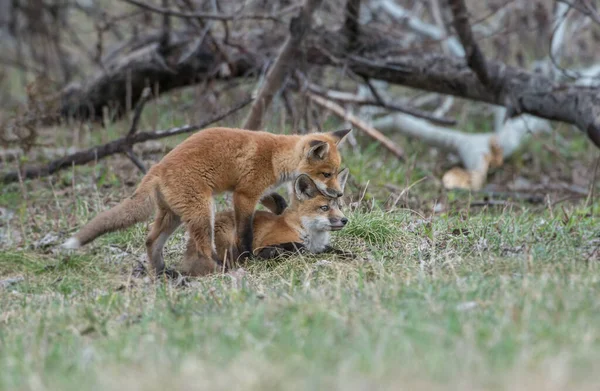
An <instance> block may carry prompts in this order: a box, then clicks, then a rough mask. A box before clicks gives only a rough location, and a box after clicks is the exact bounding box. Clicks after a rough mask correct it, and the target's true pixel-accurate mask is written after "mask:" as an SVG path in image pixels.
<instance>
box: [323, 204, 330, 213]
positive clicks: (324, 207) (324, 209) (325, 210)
mask: <svg viewBox="0 0 600 391" xmlns="http://www.w3.org/2000/svg"><path fill="white" fill-rule="evenodd" d="M321 210H322V211H323V212H327V211H328V210H329V205H323V206H322V207H321Z"/></svg>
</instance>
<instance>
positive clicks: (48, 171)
mask: <svg viewBox="0 0 600 391" xmlns="http://www.w3.org/2000/svg"><path fill="white" fill-rule="evenodd" d="M250 102H252V98H250V99H247V100H245V101H243V102H242V103H240V104H238V105H236V106H234V107H233V108H231V109H229V110H227V111H226V112H224V113H222V114H219V115H217V116H215V117H213V118H210V119H208V120H206V121H204V122H201V123H199V124H196V125H185V126H180V127H176V128H170V129H167V130H158V131H154V132H142V133H135V134H133V135H132V136H131V137H127V136H125V137H122V138H120V139H117V140H114V141H111V142H109V143H106V144H104V145H101V146H98V147H93V148H89V149H86V150H84V151H80V152H76V153H74V154H71V155H68V156H65V157H62V158H60V159H57V160H53V161H51V162H50V163H49V164H47V165H45V166H42V167H28V168H25V169H24V170H23V171H22V172H19V171H15V172H9V173H8V174H6V175H4V176H3V177H2V182H3V183H11V182H16V181H18V180H19V178H23V179H30V178H37V177H43V176H48V175H52V174H54V173H55V172H57V171H60V170H62V169H65V168H68V167H71V165H82V164H86V163H89V162H93V161H96V160H100V159H103V158H105V157H107V156H110V155H114V154H117V153H127V150H128V148H129V147H130V146H131V145H133V144H137V143H141V142H144V141H148V140H157V139H161V138H165V137H170V136H175V135H178V134H183V133H190V132H193V131H195V130H198V129H203V128H205V127H207V126H208V125H210V124H212V123H214V122H217V121H220V120H222V119H223V118H225V117H227V116H229V115H230V114H232V113H234V112H236V111H238V110H240V109H241V108H243V107H245V106H247V105H248V104H249V103H250Z"/></svg>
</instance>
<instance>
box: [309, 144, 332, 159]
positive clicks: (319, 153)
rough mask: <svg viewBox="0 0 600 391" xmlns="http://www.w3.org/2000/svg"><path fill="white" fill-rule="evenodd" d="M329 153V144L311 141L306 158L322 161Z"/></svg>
mask: <svg viewBox="0 0 600 391" xmlns="http://www.w3.org/2000/svg"><path fill="white" fill-rule="evenodd" d="M328 152H329V144H327V143H326V142H325V141H319V140H313V141H311V142H310V149H309V150H308V154H307V157H308V158H309V159H317V160H323V159H324V158H325V156H326V155H327V153H328Z"/></svg>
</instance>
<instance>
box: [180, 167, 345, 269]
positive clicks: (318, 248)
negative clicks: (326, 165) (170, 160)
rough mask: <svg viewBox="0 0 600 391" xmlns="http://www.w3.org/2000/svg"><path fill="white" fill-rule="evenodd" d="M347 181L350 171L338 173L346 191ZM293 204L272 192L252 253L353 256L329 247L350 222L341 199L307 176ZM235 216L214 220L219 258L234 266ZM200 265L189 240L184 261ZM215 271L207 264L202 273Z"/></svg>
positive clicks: (297, 185) (298, 183) (257, 222)
mask: <svg viewBox="0 0 600 391" xmlns="http://www.w3.org/2000/svg"><path fill="white" fill-rule="evenodd" d="M347 178H348V169H347V168H346V169H344V170H342V171H341V172H340V173H339V174H337V180H338V183H339V185H340V190H341V191H342V192H343V191H344V187H345V184H346V180H347ZM293 194H294V195H293V197H292V200H291V205H290V206H289V207H287V205H286V204H285V200H283V198H282V197H281V196H280V195H279V194H277V193H273V194H271V195H269V196H268V197H265V198H264V199H263V200H262V201H261V203H262V204H263V205H265V206H266V207H267V208H268V209H270V210H271V211H270V212H269V211H257V212H256V213H255V217H254V227H253V228H254V242H253V249H254V250H253V252H254V255H256V256H257V257H259V258H263V259H269V258H274V257H275V256H277V255H280V254H282V253H286V252H295V251H307V252H311V253H322V252H334V253H338V254H343V255H346V256H351V253H349V252H345V251H342V250H337V249H334V248H332V247H331V246H330V240H331V237H330V233H331V231H337V230H340V229H342V228H344V226H345V225H346V223H347V222H348V219H347V218H346V217H345V216H344V214H343V213H342V211H341V210H340V205H339V202H340V199H339V197H331V196H328V195H326V194H323V193H322V192H321V191H320V190H319V188H318V186H317V184H316V183H315V181H313V179H311V177H310V176H308V175H306V174H301V175H299V176H298V177H297V178H296V180H295V181H294V192H293ZM234 220H235V216H234V213H233V212H232V211H225V212H219V213H217V215H216V218H215V245H216V251H217V256H218V257H219V259H221V260H223V261H224V265H226V266H231V265H232V264H233V262H232V261H234V260H235V258H236V256H237V252H236V249H235V225H234V224H235V223H234ZM183 262H184V264H186V263H199V262H202V260H200V259H198V255H197V251H196V249H195V242H194V240H193V239H192V238H191V237H190V239H189V240H188V242H187V249H186V253H185V256H184V260H183ZM213 271H216V269H215V268H214V267H212V265H210V264H206V265H205V267H204V269H203V270H202V274H208V273H210V272H213Z"/></svg>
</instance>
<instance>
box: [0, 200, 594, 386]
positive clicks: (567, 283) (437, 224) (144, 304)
mask: <svg viewBox="0 0 600 391" xmlns="http://www.w3.org/2000/svg"><path fill="white" fill-rule="evenodd" d="M39 196H40V197H42V198H43V196H42V193H40V194H39ZM111 199H112V196H111ZM90 204H93V202H90ZM65 207H66V206H65ZM359 210H360V209H359ZM359 210H357V211H354V212H348V217H349V218H350V221H351V223H350V224H349V226H348V227H347V228H346V229H344V230H342V231H340V232H339V234H338V235H336V236H335V238H334V241H335V244H336V245H337V246H339V247H348V248H351V249H353V250H355V252H356V253H357V254H358V259H356V260H353V261H348V260H343V259H339V258H335V257H332V256H307V257H293V258H291V259H288V260H286V261H280V262H271V263H253V264H250V265H249V266H248V267H247V269H246V274H245V275H244V276H243V277H237V278H234V277H231V276H214V277H208V278H203V279H197V280H194V281H192V283H191V285H190V286H187V287H176V286H174V285H173V284H170V283H165V282H158V283H152V282H150V281H149V280H147V279H143V278H136V277H132V275H131V272H132V269H133V268H134V267H135V265H136V264H137V259H140V257H143V253H144V249H143V238H144V235H145V228H144V227H134V228H131V229H129V230H127V231H124V232H123V233H121V234H111V235H107V236H105V237H103V238H101V239H100V240H98V241H97V242H95V243H94V244H92V245H90V246H87V247H86V248H85V249H83V250H81V251H78V252H77V253H74V254H65V253H59V252H55V253H53V252H52V250H48V249H47V250H35V249H32V248H31V243H30V241H29V240H26V243H25V245H23V246H21V247H19V248H16V247H15V248H10V249H8V250H7V251H3V252H2V253H1V254H0V275H2V276H4V278H8V277H10V276H21V277H23V278H24V279H23V280H22V281H20V282H18V283H16V284H14V285H11V286H9V287H7V288H0V308H1V309H2V313H1V314H0V325H1V327H0V347H1V348H0V367H1V368H3V369H4V370H3V371H1V372H0V389H7V390H8V389H37V388H40V387H43V388H44V389H57V390H58V389H60V390H70V389H77V390H81V389H114V388H119V389H125V388H127V389H128V388H136V389H164V388H166V387H174V388H176V389H206V388H208V389H231V388H233V387H240V388H244V389H261V390H262V389H282V388H286V389H307V388H308V389H324V388H330V387H333V388H336V389H341V388H343V389H362V388H364V387H367V386H369V385H371V386H374V385H379V386H380V387H383V388H389V389H399V388H404V387H405V388H407V389H414V388H419V387H422V388H423V387H424V388H426V389H431V388H447V387H451V388H453V387H456V388H476V389H480V388H481V387H484V388H490V389H513V388H511V386H512V385H514V384H518V385H521V386H523V385H528V386H527V387H529V389H530V388H532V387H533V388H534V389H540V390H541V389H547V387H549V386H550V385H553V386H558V388H565V387H568V386H569V387H570V386H576V385H590V386H591V385H592V384H594V383H592V378H591V377H590V376H592V374H593V373H594V370H595V369H596V368H597V364H596V363H597V362H598V359H600V331H599V329H598V328H597V327H596V325H598V324H600V300H598V299H599V296H598V292H600V270H599V267H598V258H597V256H595V257H594V258H592V259H591V260H590V254H591V253H592V251H593V250H594V246H596V245H597V242H598V237H599V236H600V230H599V228H598V227H600V224H599V223H600V221H598V218H593V217H589V215H586V213H587V212H586V209H585V208H584V207H583V206H572V207H569V208H568V212H570V213H572V214H573V216H579V217H577V219H573V220H574V221H576V223H573V222H570V221H565V219H564V218H563V216H562V215H559V216H557V215H556V214H555V215H554V217H552V216H551V212H550V211H549V210H546V209H544V210H539V209H538V210H528V209H526V208H524V209H522V210H520V211H513V212H511V213H503V212H502V211H497V210H488V211H483V212H480V213H477V214H473V215H472V216H470V218H468V219H464V218H463V217H462V216H461V215H460V214H458V213H456V214H452V213H448V214H445V215H439V216H436V217H433V218H432V219H426V220H423V219H422V218H421V217H420V216H418V215H417V214H414V213H410V212H408V211H402V210H400V211H397V212H393V213H389V212H382V211H380V210H378V209H377V207H376V208H375V209H374V210H373V211H371V212H369V213H367V212H364V211H359ZM88 212H89V211H88V210H87V209H86V208H83V207H79V208H76V210H75V213H76V216H75V217H76V218H77V222H76V224H75V225H79V224H80V223H82V222H83V221H85V220H86V219H87V218H89V217H90V216H91V213H88ZM51 213H52V211H47V215H46V216H50V215H51ZM586 216H587V217H586ZM39 220H40V221H39V222H40V223H41V226H40V227H38V230H40V231H43V230H44V229H46V227H50V226H52V224H53V223H52V222H50V221H48V219H45V218H43V217H41V218H40V219H39ZM60 224H61V226H59V228H60V230H64V232H65V233H66V232H67V231H69V228H70V227H69V226H72V225H73V224H74V223H73V222H71V223H69V224H67V223H60ZM62 224H64V225H62ZM38 236H42V234H41V233H40V234H39V235H38ZM182 236H183V235H182V232H178V233H177V235H176V238H174V239H173V240H172V241H171V242H170V243H169V250H168V251H167V253H166V254H167V255H166V256H167V261H168V262H171V263H174V262H175V263H176V262H177V259H178V257H179V256H180V254H181V249H182V247H183V238H182ZM33 237H36V236H35V235H33ZM115 248H117V250H116V251H117V253H115ZM123 251H125V252H124V253H123ZM123 254H124V255H123ZM523 387H524V386H523Z"/></svg>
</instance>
